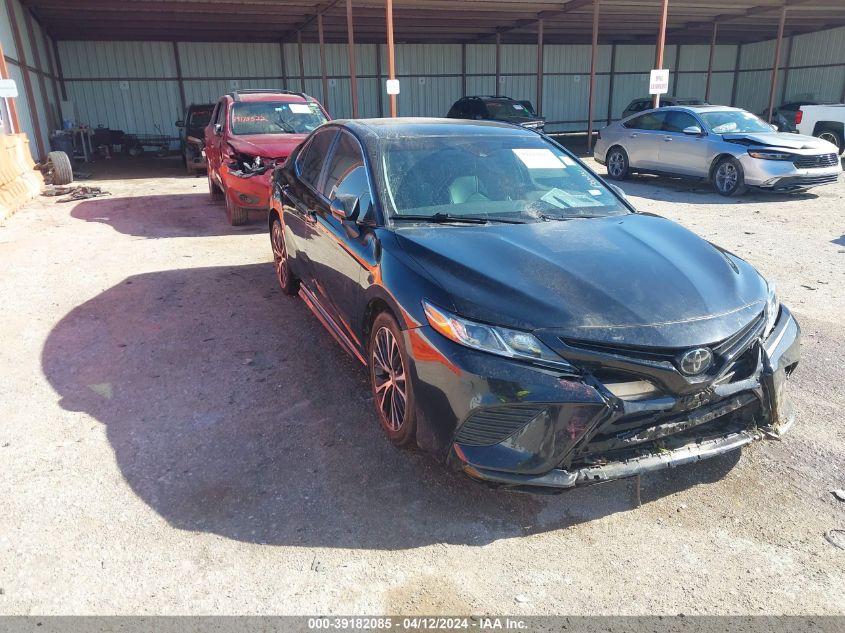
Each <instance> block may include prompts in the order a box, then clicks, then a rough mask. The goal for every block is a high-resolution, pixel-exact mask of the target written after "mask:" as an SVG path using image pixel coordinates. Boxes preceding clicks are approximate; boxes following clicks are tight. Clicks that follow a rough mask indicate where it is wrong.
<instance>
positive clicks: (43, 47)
mask: <svg viewBox="0 0 845 633" xmlns="http://www.w3.org/2000/svg"><path fill="white" fill-rule="evenodd" d="M7 7H9V8H11V9H12V10H13V11H14V13H15V21H16V22H17V25H18V32H19V34H20V38H21V48H22V49H23V50H22V51H19V50H18V47H17V45H16V43H15V37H14V35H13V31H12V26H11V23H10V20H9V16H8V13H7ZM24 11H25V10H24V8H23V6H22V5H21V4H20V2H19V0H6V2H4V3H3V6H0V41H2V42H3V52H4V54H5V56H6V58H7V59H6V64H7V66H8V68H9V76H10V78H11V79H14V80H15V83H16V84H17V87H18V95H19V96H18V98H17V100H16V105H17V111H18V118H19V119H20V125H21V131H23V132H24V133H25V134H26V135H27V137H28V138H29V147H30V151H31V152H32V156H33V158H34V159H35V160H38V158H40V157H41V156H43V155H44V154H46V152H47V151H48V143H49V136H50V131H51V130H53V129H55V128H56V127H58V126H59V124H60V114H59V107H60V104H59V101H58V98H57V97H58V85H57V83H56V78H55V76H54V75H53V74H52V72H51V69H50V56H51V55H52V45H53V43H52V40H50V38H49V36H47V35H46V33H44V31H43V30H42V29H41V25H40V24H38V22H36V21H35V20H34V19H33V20H32V35H33V37H32V39H30V36H29V29H28V28H27V23H26V18H27V16H26V14H25V13H24ZM21 53H23V55H21ZM36 53H37V54H36ZM22 57H23V58H24V59H25V60H26V68H24V67H23V65H22V63H21V58H22ZM24 72H26V73H27V75H28V77H29V80H30V82H31V84H32V92H33V102H34V103H30V102H29V98H28V96H27V94H26V89H25V85H24ZM42 77H43V83H44V90H43V91H42V89H41V81H40V78H42ZM36 125H37V126H38V128H39V130H40V131H41V135H42V138H43V143H44V147H38V144H37V142H36V135H35V128H36Z"/></svg>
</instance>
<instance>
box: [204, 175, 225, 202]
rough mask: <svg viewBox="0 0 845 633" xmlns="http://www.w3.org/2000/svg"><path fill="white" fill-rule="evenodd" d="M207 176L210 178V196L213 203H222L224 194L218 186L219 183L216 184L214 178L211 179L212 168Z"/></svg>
mask: <svg viewBox="0 0 845 633" xmlns="http://www.w3.org/2000/svg"><path fill="white" fill-rule="evenodd" d="M206 175H207V176H208V195H209V196H210V197H211V201H212V202H220V201H221V200H222V199H223V192H222V191H221V190H220V187H218V186H217V183H216V182H214V178H212V177H211V169H210V168H209V169H208V171H207V172H206Z"/></svg>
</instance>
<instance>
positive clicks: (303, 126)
mask: <svg viewBox="0 0 845 633" xmlns="http://www.w3.org/2000/svg"><path fill="white" fill-rule="evenodd" d="M325 122H326V117H325V115H323V111H322V110H320V106H318V105H317V104H316V103H286V102H283V101H253V102H250V103H243V102H239V103H236V104H235V105H234V106H233V107H232V134H308V133H309V132H311V131H313V130H315V129H316V128H318V127H319V126H320V125H322V124H323V123H325Z"/></svg>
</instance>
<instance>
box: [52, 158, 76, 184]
mask: <svg viewBox="0 0 845 633" xmlns="http://www.w3.org/2000/svg"><path fill="white" fill-rule="evenodd" d="M46 165H47V173H46V176H47V178H48V179H49V180H50V184H53V185H69V184H70V183H72V182H73V166H72V165H71V164H70V158H69V157H68V155H67V154H65V153H64V152H50V153H49V154H47V161H46Z"/></svg>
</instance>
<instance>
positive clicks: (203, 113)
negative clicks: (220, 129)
mask: <svg viewBox="0 0 845 633" xmlns="http://www.w3.org/2000/svg"><path fill="white" fill-rule="evenodd" d="M213 109H214V108H213V107H212V106H208V107H207V108H202V109H197V110H191V113H190V114H189V115H188V126H189V127H205V126H206V125H208V122H209V121H211V111H212V110H213Z"/></svg>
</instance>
